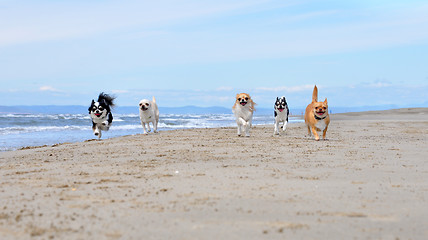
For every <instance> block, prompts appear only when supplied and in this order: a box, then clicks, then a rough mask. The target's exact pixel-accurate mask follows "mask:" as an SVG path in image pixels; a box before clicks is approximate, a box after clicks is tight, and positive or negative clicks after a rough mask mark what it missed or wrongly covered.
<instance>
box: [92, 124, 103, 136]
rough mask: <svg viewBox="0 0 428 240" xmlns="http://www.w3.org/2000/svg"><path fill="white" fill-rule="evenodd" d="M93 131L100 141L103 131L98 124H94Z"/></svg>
mask: <svg viewBox="0 0 428 240" xmlns="http://www.w3.org/2000/svg"><path fill="white" fill-rule="evenodd" d="M92 131H93V132H94V135H95V136H97V137H98V139H100V138H101V130H100V129H99V128H98V126H97V124H96V123H94V122H92Z"/></svg>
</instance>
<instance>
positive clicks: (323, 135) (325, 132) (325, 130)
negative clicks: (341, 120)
mask: <svg viewBox="0 0 428 240" xmlns="http://www.w3.org/2000/svg"><path fill="white" fill-rule="evenodd" d="M327 128H328V126H325V128H324V131H323V132H322V139H324V140H325V135H326V134H327Z"/></svg>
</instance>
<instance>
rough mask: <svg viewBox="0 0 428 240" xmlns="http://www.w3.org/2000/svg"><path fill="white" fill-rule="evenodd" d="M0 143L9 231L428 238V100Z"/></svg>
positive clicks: (1, 210)
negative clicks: (284, 121)
mask: <svg viewBox="0 0 428 240" xmlns="http://www.w3.org/2000/svg"><path fill="white" fill-rule="evenodd" d="M306 133H307V129H306V127H305V126H304V124H303V123H294V124H289V125H288V128H287V131H286V133H285V134H283V135H281V136H273V125H272V126H256V127H254V128H252V129H251V137H249V138H245V137H238V136H236V129H235V128H216V129H192V130H174V131H164V132H160V133H158V134H150V135H133V136H125V137H119V138H114V139H107V140H101V141H86V142H80V143H67V144H60V145H55V146H50V147H40V148H28V149H23V150H18V151H11V152H3V153H0V176H1V181H0V239H28V238H30V237H34V238H40V239H427V238H428V225H427V222H428V208H427V206H428V161H427V160H426V159H427V155H428V148H427V146H428V109H425V108H419V109H399V110H390V111H380V112H379V111H378V112H364V113H348V114H335V115H332V116H331V124H330V126H329V130H328V132H327V138H328V140H326V141H314V140H313V138H312V137H309V136H306Z"/></svg>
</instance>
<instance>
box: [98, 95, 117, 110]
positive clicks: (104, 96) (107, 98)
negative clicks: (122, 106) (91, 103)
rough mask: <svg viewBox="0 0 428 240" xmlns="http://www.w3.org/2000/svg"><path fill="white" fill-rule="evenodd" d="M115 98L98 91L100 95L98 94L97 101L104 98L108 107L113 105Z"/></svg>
mask: <svg viewBox="0 0 428 240" xmlns="http://www.w3.org/2000/svg"><path fill="white" fill-rule="evenodd" d="M115 99H116V97H114V96H110V95H108V94H105V93H104V92H102V93H100V95H99V96H98V102H101V101H102V100H104V101H106V103H107V104H108V105H110V107H114V100H115Z"/></svg>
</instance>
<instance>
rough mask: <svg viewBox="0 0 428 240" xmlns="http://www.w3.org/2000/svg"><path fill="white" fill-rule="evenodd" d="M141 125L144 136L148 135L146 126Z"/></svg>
mask: <svg viewBox="0 0 428 240" xmlns="http://www.w3.org/2000/svg"><path fill="white" fill-rule="evenodd" d="M141 125H142V126H143V134H147V129H146V124H145V123H144V122H141Z"/></svg>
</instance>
